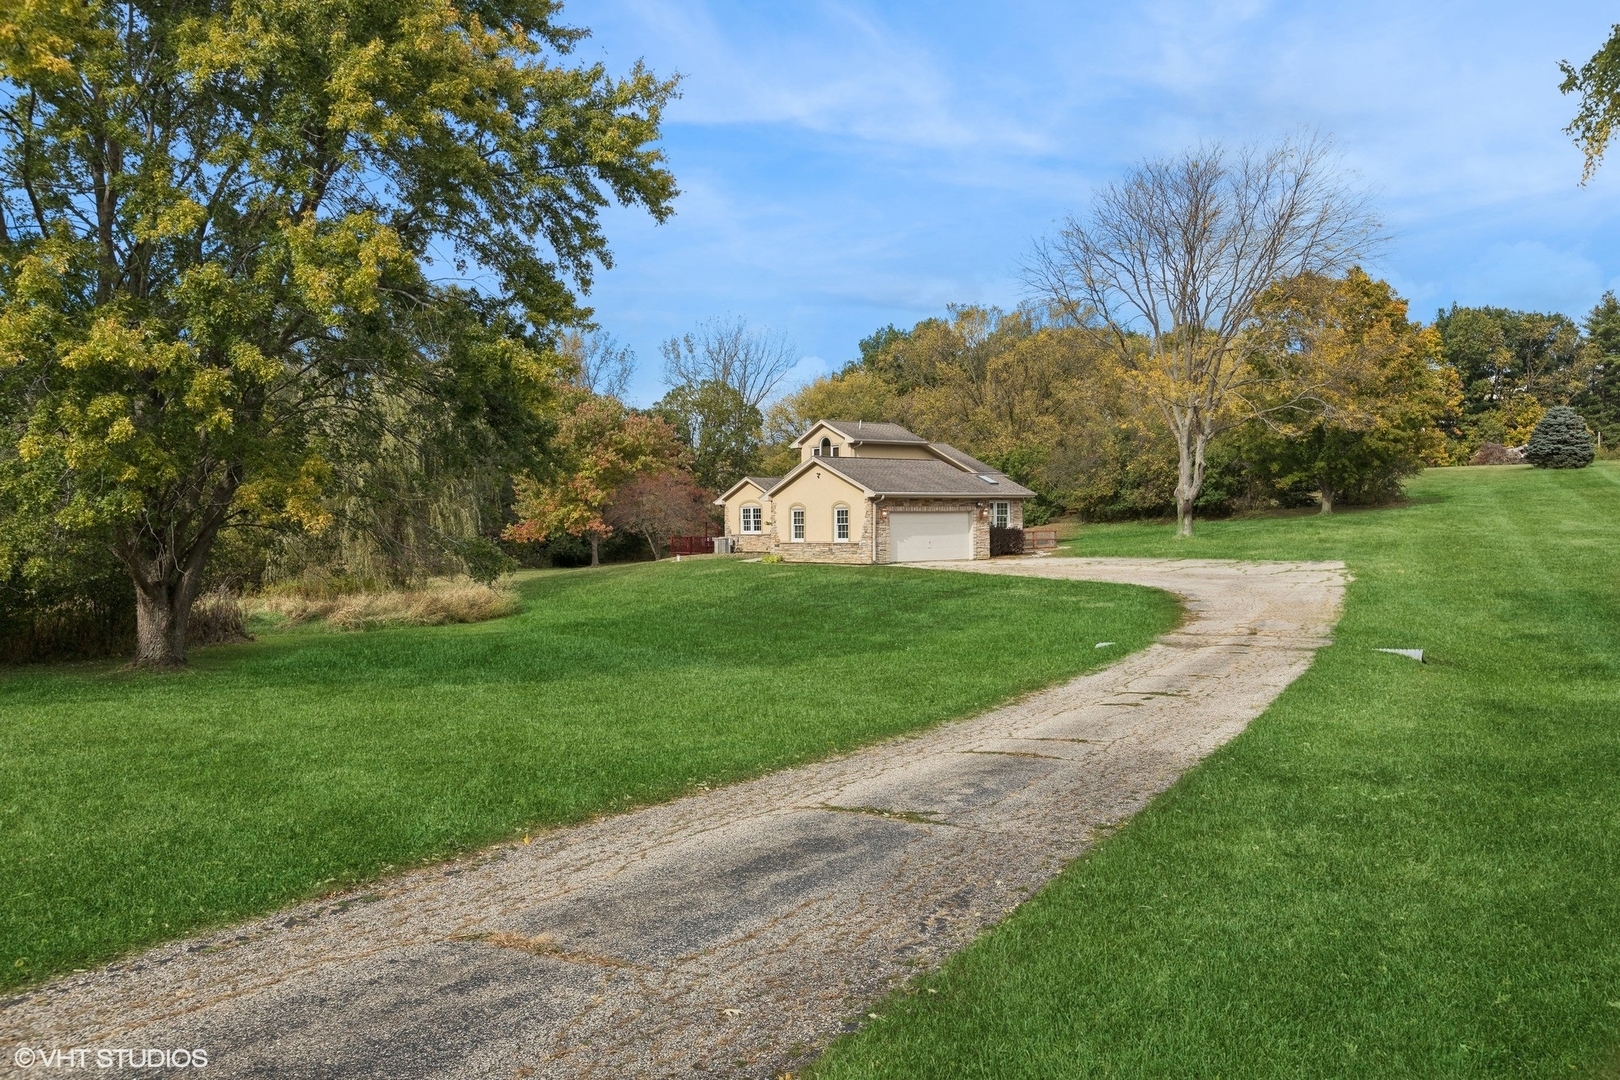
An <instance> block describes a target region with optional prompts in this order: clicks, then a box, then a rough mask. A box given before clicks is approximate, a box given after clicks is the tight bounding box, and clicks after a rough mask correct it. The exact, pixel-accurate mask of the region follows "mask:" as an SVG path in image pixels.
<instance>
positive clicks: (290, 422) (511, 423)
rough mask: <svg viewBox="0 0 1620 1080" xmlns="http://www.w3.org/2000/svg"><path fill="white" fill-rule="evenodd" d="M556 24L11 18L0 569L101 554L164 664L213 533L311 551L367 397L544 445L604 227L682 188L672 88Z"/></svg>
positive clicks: (143, 643)
mask: <svg viewBox="0 0 1620 1080" xmlns="http://www.w3.org/2000/svg"><path fill="white" fill-rule="evenodd" d="M558 10H559V5H558V4H557V3H555V2H551V0H493V2H488V3H478V4H468V3H461V2H458V0H449V2H445V0H438V2H428V0H391V2H389V3H386V4H374V3H358V2H354V0H327V2H320V3H317V2H314V0H281V2H276V3H268V2H264V0H232V2H230V3H223V2H211V0H189V2H186V3H154V2H151V0H146V2H130V3H114V2H110V0H40V2H37V3H28V4H10V5H7V6H6V9H5V12H4V15H3V16H0V563H3V564H5V565H3V566H0V570H4V571H7V572H10V571H12V570H14V569H15V568H16V567H17V565H18V564H19V563H20V562H26V560H27V559H29V558H40V557H42V556H41V555H40V551H41V548H42V547H44V546H48V545H49V544H51V543H62V544H67V543H81V542H85V541H86V540H88V541H90V542H93V543H95V544H99V545H103V546H104V547H106V548H107V549H110V550H111V551H112V552H113V553H115V554H116V556H117V558H118V559H119V560H120V561H121V562H122V563H123V565H124V566H125V567H126V568H127V569H128V572H129V574H130V577H131V579H132V580H133V583H134V587H135V591H136V594H137V614H138V618H137V647H136V655H135V659H136V661H137V663H139V664H143V665H155V666H167V665H175V664H179V663H183V662H184V656H185V651H184V649H185V625H186V618H187V613H188V611H189V608H190V604H191V600H192V599H193V597H194V596H195V594H196V591H197V588H198V586H199V584H200V582H201V580H202V578H203V574H204V570H205V567H206V565H207V562H208V558H209V553H210V551H211V550H212V549H213V546H214V543H215V541H216V539H217V538H218V536H219V534H220V532H221V530H224V529H227V528H231V527H233V526H235V525H239V524H246V523H253V524H258V525H272V526H274V525H290V526H303V527H307V528H312V529H318V528H320V527H321V526H322V524H323V520H322V518H323V514H324V513H325V510H324V509H323V503H322V501H321V496H322V493H323V490H325V487H326V484H327V481H328V479H329V477H330V474H331V470H332V468H333V463H332V455H330V454H328V453H326V452H324V451H323V444H324V443H325V442H326V441H328V440H330V439H331V438H332V437H333V433H334V431H340V430H341V427H342V425H343V424H344V423H345V422H346V418H354V417H363V416H365V415H367V414H368V413H369V412H371V411H372V403H373V402H374V401H375V400H376V399H377V398H378V397H379V396H380V395H385V394H386V395H388V396H389V397H390V398H391V399H393V400H395V401H397V400H399V399H400V398H401V397H402V396H403V397H407V398H409V399H410V400H412V401H414V402H420V403H422V407H423V408H425V409H428V410H430V411H432V412H433V414H434V416H435V418H436V419H437V420H439V421H443V422H444V425H448V426H449V427H450V428H452V429H453V428H455V427H457V426H458V425H460V426H465V425H473V426H476V427H477V428H478V430H479V431H480V432H481V433H482V437H483V438H485V439H486V440H488V442H489V445H488V446H487V447H486V448H485V449H487V450H488V451H490V452H510V453H513V454H517V455H529V454H532V453H534V452H535V451H536V449H537V448H538V446H539V442H540V437H541V436H542V435H543V422H542V418H541V417H542V413H543V411H544V410H543V408H542V406H543V405H544V404H545V400H544V399H545V398H546V395H547V394H548V393H549V392H550V387H551V386H552V385H553V384H554V383H555V382H556V381H558V379H559V377H560V376H559V368H560V367H561V366H562V364H561V362H560V361H559V360H558V359H557V357H556V355H555V353H554V352H553V351H552V350H551V349H550V347H549V346H550V344H551V340H552V337H553V333H554V328H556V327H559V326H564V325H568V324H574V323H579V322H582V321H583V320H584V319H585V318H586V317H587V315H588V313H587V312H586V311H584V310H583V309H581V308H580V307H578V306H577V300H576V293H577V292H579V291H581V290H583V289H585V288H588V286H589V284H590V281H591V277H592V274H593V272H594V270H595V269H596V268H597V267H599V266H604V265H606V264H607V263H608V261H609V258H608V250H607V247H606V240H605V238H604V236H603V234H602V231H601V228H600V225H599V220H598V218H599V212H600V210H601V209H602V208H604V207H606V206H607V205H609V204H610V203H611V202H614V201H616V202H618V203H620V204H622V205H625V206H639V207H642V208H644V209H646V210H647V211H648V212H649V213H650V214H652V215H653V216H654V217H655V218H658V219H662V218H664V217H665V216H666V215H667V214H668V213H669V208H670V202H671V199H672V198H673V196H674V195H675V186H674V181H673V178H672V177H671V176H670V174H669V172H668V171H667V170H666V169H665V168H664V165H663V158H662V155H661V153H660V152H659V151H658V150H657V149H656V148H655V146H654V143H655V141H656V139H657V137H658V131H659V121H660V113H661V110H662V108H663V106H664V104H665V103H666V101H667V100H668V98H669V96H670V95H671V93H672V92H673V83H672V82H670V81H664V80H660V79H657V78H655V77H654V76H653V75H652V74H651V73H649V72H647V71H645V70H643V69H642V68H641V67H640V66H637V67H636V68H635V69H633V70H632V71H631V72H630V73H629V74H628V75H627V76H625V77H623V78H617V77H613V76H610V75H609V74H608V73H607V72H606V71H605V70H604V69H603V68H602V66H601V65H599V64H581V63H574V62H571V61H570V60H569V59H568V57H569V54H570V53H571V52H572V51H573V50H574V48H575V47H576V46H577V45H578V44H579V42H580V41H581V39H582V38H583V37H584V36H585V32H584V31H582V30H579V29H574V28H570V27H567V26H564V25H562V24H561V23H560V22H559V21H558ZM474 283H476V284H474ZM441 426H443V425H441ZM447 443H448V444H451V445H454V444H456V443H457V440H456V439H454V438H450V439H448V440H447Z"/></svg>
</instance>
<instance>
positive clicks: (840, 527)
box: [833, 506, 849, 540]
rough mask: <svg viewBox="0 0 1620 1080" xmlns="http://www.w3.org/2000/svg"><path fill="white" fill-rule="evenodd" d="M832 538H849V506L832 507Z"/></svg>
mask: <svg viewBox="0 0 1620 1080" xmlns="http://www.w3.org/2000/svg"><path fill="white" fill-rule="evenodd" d="M833 539H834V540H848V539H849V507H847V506H838V507H834V508H833Z"/></svg>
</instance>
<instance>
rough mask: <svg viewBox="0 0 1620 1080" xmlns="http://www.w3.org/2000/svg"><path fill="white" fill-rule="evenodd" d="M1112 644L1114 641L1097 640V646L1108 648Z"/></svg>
mask: <svg viewBox="0 0 1620 1080" xmlns="http://www.w3.org/2000/svg"><path fill="white" fill-rule="evenodd" d="M1112 644H1113V642H1112V641H1099V642H1097V648H1099V649H1106V648H1108V646H1110V645H1112Z"/></svg>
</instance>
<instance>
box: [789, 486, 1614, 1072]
mask: <svg viewBox="0 0 1620 1080" xmlns="http://www.w3.org/2000/svg"><path fill="white" fill-rule="evenodd" d="M1410 493H1411V495H1412V497H1413V499H1414V503H1413V505H1411V506H1407V507H1404V508H1399V509H1390V510H1379V511H1364V512H1353V513H1344V514H1337V515H1334V516H1332V517H1329V518H1321V517H1317V516H1315V515H1310V516H1277V517H1261V518H1249V519H1243V520H1235V521H1227V522H1209V523H1200V524H1199V525H1198V535H1197V536H1195V537H1194V538H1193V539H1192V540H1190V541H1184V542H1178V541H1177V540H1176V539H1175V538H1174V537H1172V536H1171V535H1170V528H1169V527H1168V526H1163V525H1152V526H1145V525H1133V526H1113V527H1088V528H1086V529H1085V530H1083V532H1082V533H1081V535H1080V536H1079V538H1078V539H1077V540H1076V541H1075V542H1074V543H1073V545H1072V550H1073V553H1074V554H1081V555H1182V556H1210V557H1223V558H1255V559H1343V560H1345V562H1347V563H1348V564H1349V566H1350V568H1351V570H1352V572H1353V573H1354V575H1355V579H1356V580H1355V582H1354V584H1353V585H1352V586H1351V589H1350V593H1349V602H1348V605H1347V609H1346V613H1345V616H1344V620H1343V622H1342V623H1341V624H1340V626H1339V630H1338V632H1337V635H1336V642H1335V644H1334V645H1333V646H1332V647H1330V648H1328V649H1325V650H1323V651H1322V652H1321V653H1320V654H1319V655H1318V657H1317V659H1316V662H1315V664H1314V665H1313V667H1312V668H1311V669H1310V671H1309V672H1307V673H1306V674H1305V675H1304V676H1303V677H1302V678H1301V679H1300V680H1299V681H1298V682H1296V683H1295V684H1294V686H1293V687H1291V688H1290V689H1289V690H1288V691H1287V692H1286V693H1285V694H1284V695H1283V696H1282V697H1281V698H1280V699H1279V700H1278V701H1277V702H1276V704H1274V705H1273V706H1272V708H1271V709H1270V710H1268V711H1267V712H1266V713H1265V715H1264V716H1262V717H1260V718H1259V719H1258V720H1257V721H1255V723H1254V724H1253V725H1251V726H1250V728H1249V729H1248V731H1247V732H1246V733H1245V734H1243V735H1242V736H1240V737H1239V738H1238V739H1236V740H1235V741H1233V742H1232V743H1230V744H1229V745H1228V746H1227V747H1226V748H1224V749H1223V750H1221V751H1220V752H1218V753H1216V754H1215V755H1214V756H1213V757H1211V758H1210V759H1209V760H1208V761H1207V762H1205V763H1204V764H1203V765H1201V766H1200V767H1199V768H1197V769H1195V770H1193V771H1192V772H1191V773H1189V774H1188V775H1187V776H1186V777H1184V778H1183V779H1182V781H1181V782H1180V783H1179V784H1177V785H1176V786H1175V787H1174V788H1172V789H1171V790H1170V791H1169V792H1168V793H1167V794H1166V795H1164V796H1163V797H1162V798H1160V799H1158V800H1157V801H1156V802H1154V804H1153V805H1152V806H1150V807H1149V808H1148V809H1147V810H1145V811H1144V812H1143V813H1142V814H1140V815H1139V816H1138V817H1137V818H1136V819H1135V820H1134V821H1133V822H1131V823H1130V824H1129V825H1128V826H1127V827H1125V828H1124V829H1122V830H1121V831H1120V832H1118V833H1117V834H1115V835H1114V836H1113V837H1112V838H1111V839H1109V840H1108V841H1107V842H1106V843H1104V844H1102V845H1101V846H1100V847H1099V848H1098V849H1097V850H1096V851H1095V852H1094V853H1093V854H1091V855H1090V856H1088V857H1086V858H1084V859H1082V860H1080V861H1078V862H1077V863H1075V864H1074V865H1073V866H1071V867H1070V868H1069V869H1068V870H1067V871H1066V872H1065V873H1064V874H1063V875H1062V876H1060V877H1059V878H1058V879H1057V881H1055V882H1054V883H1053V884H1052V885H1051V886H1049V887H1048V888H1047V889H1045V890H1044V891H1043V892H1041V893H1040V894H1039V895H1038V896H1037V897H1036V898H1035V899H1034V900H1033V901H1032V902H1030V903H1029V904H1027V905H1025V906H1024V907H1023V908H1021V909H1020V910H1019V911H1018V912H1017V913H1016V914H1015V915H1014V916H1012V917H1011V918H1009V919H1008V920H1007V922H1006V923H1004V924H1003V925H1002V926H1000V927H999V928H997V929H996V930H995V931H993V932H992V933H991V934H989V935H987V936H986V937H985V938H984V939H983V940H981V941H980V942H978V943H977V944H975V945H974V946H973V947H971V948H970V949H968V950H967V951H965V952H964V953H963V954H961V955H960V956H958V957H957V958H955V959H954V960H953V961H951V962H950V963H949V964H948V965H947V966H946V968H945V969H944V971H942V972H940V973H938V974H937V975H933V976H929V977H927V978H925V979H923V980H920V981H919V982H918V984H917V985H916V986H914V987H911V988H910V989H909V991H908V992H907V993H903V994H900V995H897V996H896V997H895V998H894V999H893V1000H892V1001H891V1002H890V1003H889V1004H887V1005H886V1006H884V1007H883V1008H881V1009H880V1010H879V1012H880V1014H881V1018H880V1019H879V1020H877V1021H874V1022H871V1023H869V1024H868V1025H867V1026H866V1028H865V1029H863V1030H862V1031H861V1032H860V1033H858V1034H856V1035H853V1036H851V1037H849V1038H847V1039H845V1040H843V1041H842V1042H840V1043H838V1044H836V1045H835V1046H834V1047H833V1049H832V1051H831V1052H830V1053H829V1055H828V1056H827V1057H826V1058H825V1059H824V1060H823V1062H822V1063H821V1065H820V1066H819V1067H818V1068H817V1069H816V1070H814V1072H815V1076H816V1077H817V1080H835V1078H839V1080H841V1078H846V1077H918V1078H921V1077H929V1078H934V1077H1065V1078H1067V1077H1083V1076H1186V1077H1273V1076H1275V1077H1312V1076H1344V1077H1349V1076H1353V1077H1362V1076H1375V1077H1385V1076H1387V1077H1407V1076H1420V1077H1421V1076H1446V1077H1452V1076H1512V1077H1519V1076H1593V1075H1602V1076H1615V1075H1620V1055H1617V1054H1616V1047H1617V1046H1620V558H1617V554H1620V467H1617V466H1616V465H1614V464H1600V465H1598V466H1595V467H1593V468H1590V469H1586V470H1582V471H1578V472H1542V471H1533V470H1531V469H1529V468H1527V467H1508V468H1495V469H1448V470H1438V471H1434V472H1430V473H1428V474H1426V475H1424V476H1423V477H1421V478H1420V479H1419V480H1418V481H1417V482H1414V483H1413V484H1412V485H1411V488H1410ZM1379 646H1392V647H1418V648H1423V649H1425V650H1427V651H1428V653H1429V661H1430V662H1429V663H1428V665H1427V666H1420V665H1418V664H1416V663H1413V662H1412V661H1410V660H1405V659H1402V658H1399V657H1395V656H1388V655H1384V654H1381V653H1377V652H1374V651H1373V649H1374V648H1375V647H1379ZM930 991H932V992H930Z"/></svg>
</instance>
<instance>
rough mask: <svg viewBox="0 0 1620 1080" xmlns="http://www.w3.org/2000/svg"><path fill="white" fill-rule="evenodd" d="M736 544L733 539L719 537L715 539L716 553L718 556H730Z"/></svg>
mask: <svg viewBox="0 0 1620 1080" xmlns="http://www.w3.org/2000/svg"><path fill="white" fill-rule="evenodd" d="M735 543H736V540H735V538H733V537H730V536H717V537H715V538H714V553H715V554H716V555H730V554H732V552H733V547H732V545H734V544H735Z"/></svg>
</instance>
